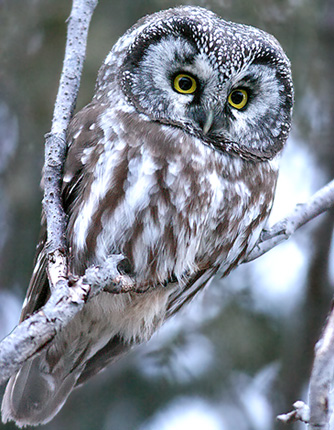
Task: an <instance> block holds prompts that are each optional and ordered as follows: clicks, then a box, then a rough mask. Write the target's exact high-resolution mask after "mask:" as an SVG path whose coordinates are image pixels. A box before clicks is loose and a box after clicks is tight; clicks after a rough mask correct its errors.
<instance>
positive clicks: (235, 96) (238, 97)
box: [227, 88, 248, 109]
mask: <svg viewBox="0 0 334 430" xmlns="http://www.w3.org/2000/svg"><path fill="white" fill-rule="evenodd" d="M227 101H228V102H229V104H230V105H231V106H232V107H234V108H235V109H242V108H244V107H245V106H246V104H247V102H248V93H247V91H246V90H244V89H242V88H237V89H236V90H233V91H231V92H230V95H229V96H228V99H227Z"/></svg>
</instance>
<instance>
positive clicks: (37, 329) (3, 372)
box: [0, 254, 135, 385]
mask: <svg viewBox="0 0 334 430" xmlns="http://www.w3.org/2000/svg"><path fill="white" fill-rule="evenodd" d="M123 259H124V257H123V256H122V255H121V254H120V255H113V256H112V257H110V258H109V259H107V260H106V261H105V262H104V264H103V265H102V266H98V267H90V268H89V269H87V270H86V273H85V275H84V276H83V277H80V278H78V279H77V280H75V282H73V283H72V284H71V285H70V286H69V285H68V284H69V282H68V280H66V279H63V280H59V281H58V282H57V288H55V289H54V290H53V291H52V294H51V297H50V299H49V300H48V302H47V303H46V304H45V305H44V306H43V307H42V308H41V309H39V310H38V312H36V313H35V314H33V315H31V316H30V317H29V318H27V319H26V320H25V321H23V322H21V323H20V324H19V325H18V326H17V327H16V328H15V329H14V330H13V331H12V333H10V334H9V335H8V336H7V337H6V338H5V339H3V340H2V342H1V343H0V345H1V347H0V385H1V384H2V383H4V382H5V381H6V380H7V379H8V378H9V377H10V376H11V375H12V374H13V373H15V372H17V371H18V370H19V369H20V368H21V367H22V365H23V364H24V363H25V362H26V361H27V360H29V359H30V358H32V357H34V356H36V355H37V354H38V353H39V352H40V351H41V350H42V349H43V348H44V347H45V346H46V345H47V344H48V343H50V342H51V341H52V339H53V338H54V337H55V336H56V334H57V333H58V332H59V331H60V330H61V329H62V328H63V327H65V326H66V325H67V324H68V323H69V322H70V321H71V320H72V318H73V317H74V316H75V315H76V314H77V313H78V312H80V310H81V309H82V308H83V306H84V305H85V303H86V302H87V301H88V300H91V299H92V298H93V297H94V296H96V295H97V294H99V293H100V292H101V291H102V290H103V289H104V288H105V287H106V286H107V287H108V293H112V294H118V293H126V292H129V291H132V290H133V288H134V285H135V284H134V282H133V281H132V279H131V278H130V277H129V276H126V275H120V274H119V272H118V270H117V265H118V263H119V262H120V261H122V260H123Z"/></svg>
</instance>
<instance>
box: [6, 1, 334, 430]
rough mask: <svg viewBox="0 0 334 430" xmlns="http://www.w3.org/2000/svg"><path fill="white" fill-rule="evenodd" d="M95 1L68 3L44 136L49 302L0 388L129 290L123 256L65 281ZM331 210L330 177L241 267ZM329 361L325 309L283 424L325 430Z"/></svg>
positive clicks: (9, 358) (16, 338)
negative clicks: (68, 186) (92, 307)
mask: <svg viewBox="0 0 334 430" xmlns="http://www.w3.org/2000/svg"><path fill="white" fill-rule="evenodd" d="M97 2H98V0H73V7H72V11H71V15H70V17H69V20H68V34H67V43H66V51H65V59H64V65H63V71H62V74H61V78H60V84H59V91H58V95H57V99H56V103H55V109H54V116H53V120H52V128H51V132H50V133H49V134H47V135H46V142H45V164H44V199H43V211H44V214H45V217H46V221H47V252H48V260H49V263H48V277H49V282H50V287H51V296H50V299H49V300H48V302H47V303H46V304H45V306H43V307H42V308H41V309H39V311H38V312H36V313H35V314H33V315H31V316H30V317H29V318H27V319H26V320H25V321H23V322H22V323H20V324H19V325H18V326H17V327H16V328H15V329H14V330H13V332H12V333H11V334H9V335H8V336H7V337H6V338H5V339H4V340H3V341H2V342H1V343H0V384H1V383H4V382H5V381H6V380H7V379H8V378H9V377H10V376H11V375H12V374H14V373H15V372H16V371H18V370H19V369H20V367H21V366H22V365H23V363H24V362H25V361H27V360H29V359H31V358H32V357H34V356H35V355H37V354H38V353H39V352H40V351H41V350H42V349H43V348H44V347H45V346H46V345H47V344H49V343H50V342H51V341H52V339H53V338H54V337H55V335H56V334H57V333H58V332H59V330H61V329H62V328H63V327H64V326H66V325H67V324H68V322H69V321H71V319H72V318H73V317H74V316H75V314H76V313H77V312H79V311H80V310H81V309H82V308H83V306H85V303H86V302H87V301H88V300H90V299H91V298H92V297H94V296H96V295H97V294H99V293H100V292H101V291H102V290H103V289H104V288H105V286H106V285H107V286H108V292H109V293H110V294H120V293H127V292H131V291H132V292H135V291H136V289H135V283H134V282H133V281H132V280H131V279H130V278H129V277H127V276H125V275H121V274H120V273H119V272H118V270H117V265H118V263H119V262H120V261H121V260H122V259H123V256H122V255H114V256H111V257H110V258H109V259H108V260H107V261H106V262H105V263H104V264H103V266H99V267H91V268H89V269H87V270H86V273H85V275H84V276H82V277H81V278H78V279H73V278H72V279H69V276H68V265H67V253H68V250H67V244H66V221H67V220H66V214H65V212H64V210H63V207H62V199H61V183H62V171H63V166H64V162H65V157H66V151H67V147H66V132H67V128H68V125H69V121H70V119H71V117H72V114H73V110H74V108H75V104H76V99H77V94H78V89H79V85H80V78H81V72H82V67H83V62H84V58H85V51H86V41H87V34H88V28H89V23H90V20H91V17H92V14H93V12H94V9H95V7H96V5H97ZM333 206H334V180H333V181H331V182H330V183H329V184H327V185H326V186H325V187H323V188H322V189H321V190H319V191H318V192H317V193H315V194H314V196H312V197H311V199H310V200H309V201H308V202H306V203H303V204H299V205H297V206H296V208H295V209H294V211H293V212H292V213H291V214H289V215H287V216H286V217H285V218H284V219H283V220H281V221H279V222H278V223H276V224H275V225H274V226H273V227H271V228H270V229H269V230H264V231H263V232H262V233H261V236H260V239H259V241H258V243H257V244H256V246H255V247H254V249H253V250H252V251H251V252H250V253H249V255H248V256H246V259H245V261H244V262H247V261H251V260H254V259H256V258H259V257H260V256H261V255H263V254H264V253H266V252H268V251H269V250H270V249H272V248H273V247H275V246H276V245H277V244H279V243H280V242H282V241H283V240H286V239H288V238H289V237H290V236H291V235H292V234H293V233H294V232H295V231H296V230H297V229H299V228H300V227H301V226H303V225H304V224H306V223H307V222H309V221H310V220H311V219H313V218H314V217H316V216H317V215H319V214H321V213H323V212H325V211H327V210H328V209H329V208H331V207H333ZM333 356H334V312H331V314H330V316H329V318H328V321H327V324H326V327H325V330H324V332H323V335H322V337H321V339H320V341H319V342H318V344H317V348H316V350H315V360H314V367H313V371H312V375H311V381H310V407H308V406H307V405H305V404H304V403H302V402H297V403H296V404H295V405H294V407H295V410H294V411H293V412H291V413H289V414H285V415H281V416H280V417H279V419H280V420H281V421H284V422H289V421H292V420H302V421H304V422H309V423H310V426H309V428H310V429H311V430H315V429H316V428H317V429H319V428H320V429H326V430H329V429H330V427H329V424H328V423H329V418H330V417H329V413H328V407H327V406H328V401H329V391H330V384H331V382H332V371H333V363H334V361H333Z"/></svg>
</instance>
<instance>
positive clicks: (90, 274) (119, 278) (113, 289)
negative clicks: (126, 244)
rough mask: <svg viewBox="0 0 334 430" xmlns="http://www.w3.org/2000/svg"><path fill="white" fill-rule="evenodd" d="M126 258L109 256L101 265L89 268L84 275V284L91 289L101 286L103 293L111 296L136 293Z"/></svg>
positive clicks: (115, 255) (118, 255)
mask: <svg viewBox="0 0 334 430" xmlns="http://www.w3.org/2000/svg"><path fill="white" fill-rule="evenodd" d="M133 275H134V274H133V273H132V271H131V266H130V263H129V261H128V259H127V258H125V257H124V256H123V255H122V254H113V255H110V256H109V257H108V258H107V259H106V260H105V261H104V262H103V263H102V264H101V265H98V266H91V267H89V268H88V269H87V270H86V272H85V275H84V283H87V284H89V285H90V287H91V288H92V289H93V288H94V287H97V286H99V287H100V286H103V291H105V292H108V293H111V294H120V293H129V292H133V291H136V282H135V280H134V277H133Z"/></svg>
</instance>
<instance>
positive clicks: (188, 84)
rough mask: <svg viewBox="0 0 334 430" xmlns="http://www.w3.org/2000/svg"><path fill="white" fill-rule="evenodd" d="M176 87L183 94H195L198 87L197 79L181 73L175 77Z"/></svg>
mask: <svg viewBox="0 0 334 430" xmlns="http://www.w3.org/2000/svg"><path fill="white" fill-rule="evenodd" d="M173 84H174V89H175V90H176V91H177V92H178V93H181V94H193V93H194V92H195V91H196V89H197V82H196V79H195V78H193V77H192V76H190V75H187V74H185V73H180V74H179V75H176V76H175V78H174V82H173Z"/></svg>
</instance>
